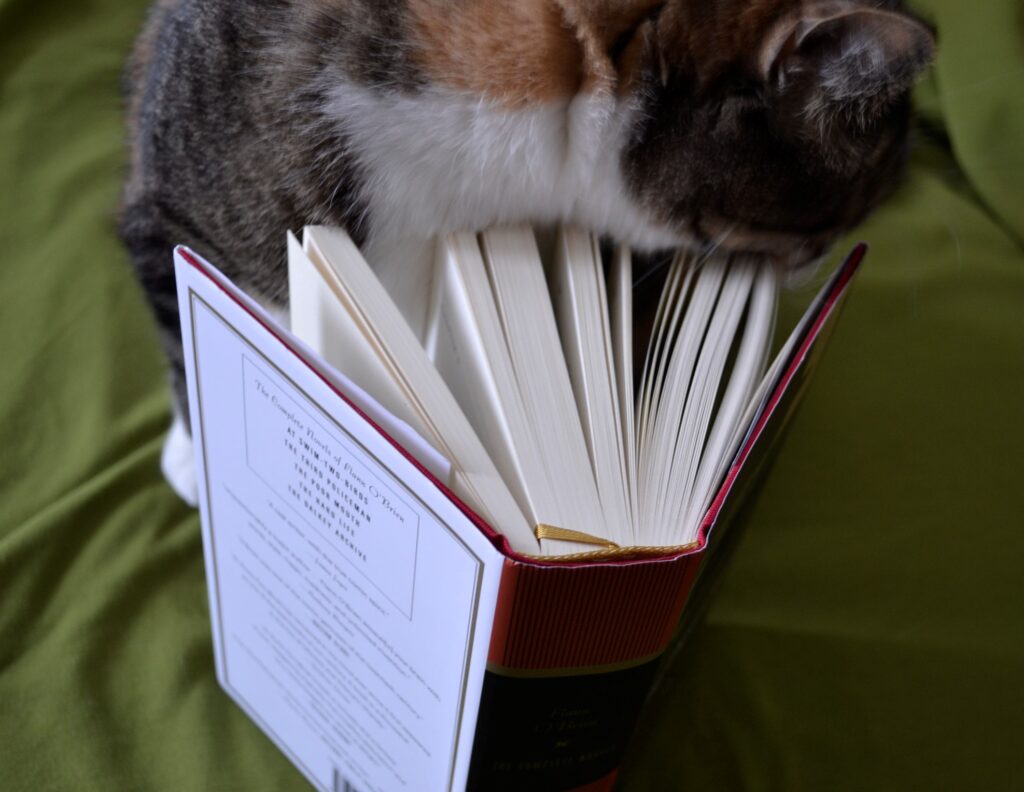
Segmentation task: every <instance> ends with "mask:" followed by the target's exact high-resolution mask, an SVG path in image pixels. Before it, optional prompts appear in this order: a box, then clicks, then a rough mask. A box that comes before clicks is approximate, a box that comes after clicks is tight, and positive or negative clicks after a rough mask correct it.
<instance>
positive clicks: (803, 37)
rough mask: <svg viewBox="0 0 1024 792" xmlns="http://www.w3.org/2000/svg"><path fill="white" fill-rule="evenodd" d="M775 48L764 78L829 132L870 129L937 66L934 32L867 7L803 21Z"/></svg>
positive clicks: (786, 32) (786, 31) (779, 37)
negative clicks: (838, 126)
mask: <svg viewBox="0 0 1024 792" xmlns="http://www.w3.org/2000/svg"><path fill="white" fill-rule="evenodd" d="M770 46H771V52H770V53H768V57H765V58H763V59H762V68H763V69H764V76H765V77H766V79H767V80H768V81H769V83H770V84H771V85H772V86H773V88H774V90H775V91H777V92H778V96H779V97H780V98H782V99H783V100H784V101H785V103H786V104H787V105H788V106H789V107H790V108H791V109H792V110H794V111H796V112H797V113H799V114H800V115H801V116H802V117H803V118H804V119H806V120H809V121H815V122H817V123H818V124H820V125H821V126H822V127H823V129H822V131H825V130H826V129H827V128H828V127H830V126H832V125H834V124H835V123H837V122H838V121H840V120H841V121H842V122H843V123H844V125H845V126H847V127H848V126H849V125H851V124H852V125H853V126H855V127H857V126H859V127H867V126H870V125H871V124H872V123H873V122H874V121H875V120H876V119H877V118H878V117H879V116H880V115H881V114H882V113H883V112H884V111H885V110H886V109H887V108H888V107H890V106H891V105H892V104H893V103H894V102H895V101H897V100H898V99H899V98H900V97H901V96H903V95H904V94H905V93H906V92H907V91H908V90H909V89H910V88H911V86H912V85H913V84H914V82H915V81H916V79H917V77H918V76H919V75H920V74H921V72H922V71H923V70H924V69H925V68H926V67H927V66H928V65H929V64H930V63H931V61H932V58H933V57H934V54H935V34H934V32H933V31H932V30H931V29H929V28H928V27H927V26H926V25H925V24H924V23H922V22H920V21H918V20H917V19H914V18H912V17H910V16H907V15H905V14H900V13H896V12H892V11H881V10H876V9H861V10H857V11H848V12H845V13H842V14H837V15H835V16H830V17H826V18H824V19H802V20H796V21H795V22H793V23H792V24H790V25H787V26H786V27H785V28H784V29H783V30H782V31H780V32H779V33H778V34H777V35H776V36H775V37H773V43H772V44H771V45H770ZM794 105H797V106H794Z"/></svg>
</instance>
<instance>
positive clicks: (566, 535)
mask: <svg viewBox="0 0 1024 792" xmlns="http://www.w3.org/2000/svg"><path fill="white" fill-rule="evenodd" d="M533 535H534V536H536V537H537V538H538V539H556V540H558V541H560V542H579V543H580V544H588V545H598V546H599V547H606V548H608V549H612V550H618V549H619V546H618V545H617V544H615V542H612V541H610V540H608V539H602V538H601V537H600V536H594V535H592V534H588V533H583V531H571V530H569V529H568V528H559V527H557V526H555V525H547V524H546V523H537V525H535V526H534V528H533Z"/></svg>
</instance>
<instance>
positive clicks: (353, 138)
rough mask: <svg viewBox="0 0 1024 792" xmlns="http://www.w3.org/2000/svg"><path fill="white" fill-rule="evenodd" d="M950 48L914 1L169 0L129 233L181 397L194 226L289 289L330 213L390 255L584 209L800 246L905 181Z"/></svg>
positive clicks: (160, 18)
mask: <svg viewBox="0 0 1024 792" xmlns="http://www.w3.org/2000/svg"><path fill="white" fill-rule="evenodd" d="M934 46H935V45H934V35H933V32H932V31H931V30H930V28H929V27H928V26H927V25H926V24H925V23H924V22H922V21H921V20H920V19H918V18H916V17H915V16H913V15H911V14H910V13H909V12H908V11H906V10H905V9H904V8H903V7H902V4H901V3H899V2H896V1H895V0H892V1H890V0H871V2H861V1H858V0H664V1H663V2H655V1H654V0H157V2H156V4H155V5H154V7H153V8H152V10H151V13H150V16H149V19H148V22H147V25H146V27H145V29H144V31H143V33H142V35H141V36H140V38H139V40H138V43H137V45H136V49H135V53H134V56H133V59H132V61H131V63H130V65H129V70H128V82H129V112H128V115H129V130H130V138H131V152H132V153H131V173H130V176H129V179H128V182H127V185H126V189H125V195H124V204H123V209H122V214H121V220H120V234H121V237H122V239H123V240H124V242H125V244H126V245H127V247H128V249H129V251H130V253H131V257H132V259H133V262H134V265H135V268H136V270H137V273H138V276H139V278H140V280H141V282H142V285H143V287H144V289H145V291H146V294H147V296H148V298H149V300H150V302H151V304H152V307H153V309H154V311H155V314H156V318H157V321H158V323H159V326H160V329H161V331H162V337H163V340H164V346H165V348H166V351H167V354H168V356H169V358H170V362H171V368H172V372H173V379H174V387H175V391H176V394H177V402H178V411H179V415H180V416H182V417H184V416H186V415H187V411H186V410H184V405H185V388H184V376H183V368H182V360H181V341H180V330H179V326H178V312H177V301H176V294H175V289H174V274H173V267H172V262H171V249H172V247H173V246H174V245H175V244H179V243H181V244H187V245H189V246H191V247H192V248H194V249H195V250H197V251H198V252H200V253H201V254H203V255H205V256H207V257H208V258H209V259H210V260H212V261H214V262H216V263H217V264H218V266H220V267H221V268H222V269H223V270H224V272H225V273H226V274H227V275H228V276H229V277H230V278H232V279H233V280H234V281H235V282H236V283H238V284H239V285H240V286H242V287H243V288H245V289H246V290H247V291H249V292H250V293H252V294H253V295H254V296H257V297H258V298H259V299H262V300H264V301H266V302H267V303H268V304H271V305H275V304H277V305H281V304H283V303H284V302H285V301H286V297H287V295H286V289H287V279H286V270H285V267H286V263H285V260H286V257H285V246H284V238H285V234H284V232H285V230H286V229H289V228H290V229H298V228H301V227H302V226H303V225H306V224H314V223H323V224H332V225H340V226H344V227H345V228H347V230H348V231H349V233H350V234H351V235H352V237H353V238H354V239H355V240H356V241H357V243H359V244H361V245H362V246H363V248H364V250H365V252H366V255H367V258H368V259H369V260H370V262H371V263H374V262H375V261H384V260H386V259H387V256H388V251H389V246H391V245H393V244H395V242H396V240H397V239H399V238H400V237H403V236H429V235H433V234H437V233H439V232H444V231H448V230H473V229H479V228H482V227H485V226H489V225H492V224H496V223H519V222H534V223H544V224H550V223H555V222H560V221H567V222H573V223H577V224H580V225H582V226H585V227H587V228H589V229H591V230H592V231H595V232H598V233H601V234H604V235H607V236H609V237H611V238H612V239H615V240H620V241H624V242H628V243H630V244H632V245H634V246H635V247H636V248H638V249H642V250H650V249H656V248H666V247H678V246H687V247H690V248H695V249H704V248H708V247H710V246H720V247H721V248H722V249H725V250H735V251H747V252H757V253H761V254H764V255H767V256H771V257H773V258H775V259H778V260H780V261H783V262H784V263H799V262H801V261H805V260H808V259H811V258H814V257H817V256H818V255H820V254H821V253H822V252H823V251H824V249H825V248H826V246H827V245H828V244H829V243H830V242H831V241H832V240H834V239H835V238H836V237H837V236H838V235H839V234H840V233H841V232H843V231H844V230H846V229H849V228H850V227H851V226H853V225H854V224H856V223H857V222H858V221H860V220H861V219H862V218H863V217H864V216H865V214H866V213H867V212H868V211H869V210H871V209H872V208H873V207H874V206H875V205H876V204H877V203H878V202H879V201H880V200H881V199H882V198H883V197H884V196H885V194H886V193H887V191H889V190H890V189H891V187H892V185H893V184H894V183H895V182H896V180H897V176H898V174H899V172H900V169H901V167H902V165H903V162H904V159H905V155H906V145H907V143H906V141H907V127H908V118H909V99H908V93H909V89H910V87H911V86H912V84H913V82H914V81H915V79H916V77H917V76H918V74H920V72H921V71H922V70H923V69H924V68H925V67H926V66H927V64H928V63H929V61H930V60H931V58H932V56H933V50H934Z"/></svg>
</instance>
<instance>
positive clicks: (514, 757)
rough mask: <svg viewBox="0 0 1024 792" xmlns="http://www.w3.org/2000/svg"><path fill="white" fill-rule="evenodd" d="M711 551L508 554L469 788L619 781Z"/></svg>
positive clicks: (596, 787) (597, 785)
mask: <svg viewBox="0 0 1024 792" xmlns="http://www.w3.org/2000/svg"><path fill="white" fill-rule="evenodd" d="M701 558H702V556H701V554H691V555H686V556H680V557H676V558H671V559H666V560H653V561H644V562H638V563H630V564H593V565H585V566H584V565H581V566H574V567H551V566H538V565H530V564H524V563H519V562H516V561H514V560H511V559H508V560H506V562H505V569H504V571H503V574H502V582H501V589H500V593H499V596H498V608H497V612H496V615H495V623H494V629H493V632H492V638H491V646H490V652H489V655H488V666H487V673H486V676H485V679H484V687H483V693H482V698H481V706H480V713H479V717H478V721H477V730H476V738H475V741H474V746H473V757H472V761H471V764H470V773H469V783H468V786H467V789H469V790H488V792H490V791H491V790H495V791H499V792H500V790H522V789H530V790H531V792H543V791H544V790H552V791H553V790H579V792H601V791H602V790H608V789H611V787H612V785H613V784H614V782H615V776H616V773H617V770H618V767H619V765H620V763H621V761H622V758H623V754H624V753H625V750H626V746H627V744H628V741H629V738H630V736H631V734H632V732H633V729H634V727H635V725H636V721H637V718H638V716H639V714H640V710H641V707H642V706H643V703H644V700H645V699H646V696H647V693H648V691H649V689H650V686H651V684H652V682H653V681H654V678H655V673H656V670H657V666H658V662H659V659H660V656H661V654H662V653H663V652H664V650H665V648H666V647H667V645H668V643H669V641H670V639H671V637H672V635H673V632H674V630H675V627H676V625H677V623H678V621H679V616H680V614H681V612H682V609H683V605H684V603H685V602H686V597H687V594H688V593H689V591H690V589H691V587H692V585H693V582H694V580H695V578H696V575H697V572H698V570H699V567H700V563H701Z"/></svg>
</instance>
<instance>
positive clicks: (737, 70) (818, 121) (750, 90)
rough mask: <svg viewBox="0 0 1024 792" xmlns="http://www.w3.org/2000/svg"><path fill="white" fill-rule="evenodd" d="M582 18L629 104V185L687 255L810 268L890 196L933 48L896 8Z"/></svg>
mask: <svg viewBox="0 0 1024 792" xmlns="http://www.w3.org/2000/svg"><path fill="white" fill-rule="evenodd" d="M581 4H582V5H585V6H586V7H587V9H588V10H587V12H586V13H587V14H588V15H589V19H590V23H591V24H592V25H593V27H592V28H591V30H592V31H593V30H596V31H598V33H597V35H598V36H604V40H605V41H604V43H605V52H607V53H608V62H609V63H610V64H611V68H612V69H614V70H615V72H616V82H617V83H618V85H619V90H620V91H622V92H624V93H626V94H627V95H629V96H631V97H632V98H634V99H635V101H636V102H637V103H638V105H639V113H638V115H637V120H636V123H635V125H634V127H633V130H632V134H631V137H630V139H629V141H628V143H627V145H626V148H625V150H624V152H623V154H622V168H623V172H624V176H625V179H626V183H627V184H628V186H629V189H630V190H631V191H632V192H633V196H634V200H635V201H636V202H638V203H639V204H640V205H641V207H643V209H644V210H645V211H646V212H649V213H651V214H652V215H653V216H654V218H655V219H656V221H658V222H660V223H664V224H667V225H668V226H669V227H671V228H672V229H673V230H674V232H675V233H678V234H680V235H681V237H682V238H684V239H686V240H688V241H689V242H690V244H693V245H697V246H701V245H707V246H713V245H719V244H720V245H721V246H722V248H724V249H726V250H743V251H757V252H761V253H767V254H770V255H772V256H775V257H778V258H780V259H782V260H783V261H786V262H788V263H799V262H801V261H806V260H809V259H812V258H815V257H816V256H818V255H820V254H821V253H822V252H823V251H824V249H825V248H826V247H827V246H828V245H829V244H830V243H831V242H832V241H834V240H835V238H836V237H837V236H838V235H839V234H841V233H842V232H844V231H846V230H848V229H849V228H851V227H852V226H854V225H855V224H857V223H858V222H859V221H860V220H861V219H862V218H863V217H864V216H865V215H866V214H867V213H868V212H869V211H871V209H873V208H874V207H875V206H876V205H877V204H878V203H879V201H880V200H881V199H882V198H884V197H885V196H886V194H887V193H888V192H889V191H891V189H892V187H893V186H894V185H895V184H896V182H897V181H898V178H899V175H900V172H901V170H902V168H903V165H904V162H905V160H906V152H907V131H908V122H909V115H910V100H909V92H910V89H911V87H912V85H913V83H914V81H915V80H916V78H917V76H918V75H919V74H920V73H921V71H922V70H923V69H924V68H925V67H926V66H927V65H928V64H929V63H930V61H931V59H932V57H933V53H934V49H935V38H934V34H933V31H932V30H931V29H930V28H929V27H928V26H927V25H926V24H924V23H923V22H922V21H921V20H919V19H917V18H916V17H914V16H912V15H910V14H908V13H907V12H906V11H904V10H902V9H901V8H900V7H899V4H898V3H895V2H879V1H877V0H872V2H857V1H856V0H817V1H815V0H805V1H803V2H801V1H800V0H698V1H697V2H695V1H694V0H668V2H666V3H650V2H641V3H635V2H634V3H626V2H622V1H621V0H579V2H578V3H577V6H576V7H577V8H579V7H581ZM571 5H572V4H571V2H570V7H571ZM627 6H629V9H627ZM602 14H603V16H602ZM595 20H596V23H595Z"/></svg>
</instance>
